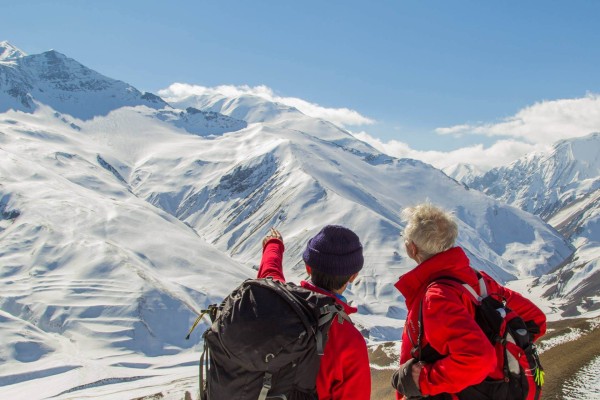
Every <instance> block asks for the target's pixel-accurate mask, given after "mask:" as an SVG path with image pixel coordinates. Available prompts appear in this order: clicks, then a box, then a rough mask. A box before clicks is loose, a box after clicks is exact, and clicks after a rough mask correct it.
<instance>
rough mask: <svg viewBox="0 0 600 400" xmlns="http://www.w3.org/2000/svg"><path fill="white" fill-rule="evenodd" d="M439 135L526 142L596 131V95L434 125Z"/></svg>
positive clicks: (599, 115) (599, 102)
mask: <svg viewBox="0 0 600 400" xmlns="http://www.w3.org/2000/svg"><path fill="white" fill-rule="evenodd" d="M435 131H436V133H438V134H440V135H466V134H468V135H485V136H490V137H492V136H503V137H512V138H516V139H520V140H523V141H525V142H528V143H538V144H549V143H554V142H556V141H558V140H561V139H568V138H574V137H580V136H585V135H587V134H590V133H592V132H600V95H598V94H588V95H587V96H585V97H582V98H578V99H560V100H552V101H542V102H538V103H535V104H534V105H532V106H529V107H526V108H524V109H522V110H521V111H519V112H518V113H517V114H515V115H514V116H511V117H508V118H505V119H504V120H503V121H501V122H498V123H484V124H476V125H469V124H464V125H456V126H451V127H447V128H437V129H436V130H435Z"/></svg>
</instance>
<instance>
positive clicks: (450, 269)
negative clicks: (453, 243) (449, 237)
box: [394, 247, 477, 309]
mask: <svg viewBox="0 0 600 400" xmlns="http://www.w3.org/2000/svg"><path fill="white" fill-rule="evenodd" d="M442 276H452V277H455V278H457V279H460V280H461V281H463V282H465V283H468V284H470V285H471V286H475V287H476V286H477V275H476V274H475V272H474V271H473V269H472V268H471V267H470V265H469V259H468V258H467V255H466V254H465V252H464V251H463V249H461V248H460V247H453V248H451V249H448V250H446V251H444V252H441V253H439V254H436V255H435V256H433V257H431V258H430V259H428V260H425V261H423V262H422V263H421V264H419V265H417V266H416V267H415V268H413V269H412V270H410V271H408V272H407V273H406V274H404V275H402V276H401V277H400V279H399V280H398V282H396V284H395V285H394V286H395V287H396V289H398V290H399V291H400V293H402V295H403V296H404V298H405V299H406V305H407V307H408V308H409V309H410V308H411V306H412V303H413V301H414V300H415V299H416V298H417V297H418V296H420V294H421V292H422V291H423V290H424V289H425V288H426V287H427V285H429V284H430V283H431V282H433V281H434V280H435V279H437V278H439V277H442Z"/></svg>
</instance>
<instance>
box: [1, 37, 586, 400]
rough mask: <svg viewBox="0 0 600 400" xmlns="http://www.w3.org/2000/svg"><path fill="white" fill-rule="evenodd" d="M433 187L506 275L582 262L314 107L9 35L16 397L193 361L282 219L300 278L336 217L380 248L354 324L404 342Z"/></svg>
mask: <svg viewBox="0 0 600 400" xmlns="http://www.w3.org/2000/svg"><path fill="white" fill-rule="evenodd" d="M426 200H430V201H432V202H434V203H436V204H439V205H441V206H443V207H445V208H447V209H449V210H452V211H454V212H455V214H456V216H457V218H458V222H459V226H460V235H459V239H458V241H459V244H460V245H461V246H463V247H464V248H465V250H466V251H467V253H468V254H469V256H470V258H471V259H472V261H473V265H474V266H475V267H477V268H480V269H484V270H486V271H487V272H489V273H490V274H492V275H493V276H494V277H496V278H497V279H499V280H500V281H507V280H510V279H514V278H517V277H527V276H534V277H545V276H549V275H547V274H548V273H549V272H550V271H553V270H556V269H557V268H561V267H564V265H565V263H569V262H570V260H572V257H574V255H573V253H574V250H575V248H574V247H573V245H572V244H571V243H569V242H568V241H567V240H565V238H563V236H561V234H559V233H558V232H557V231H556V230H555V229H554V228H552V227H551V226H549V225H548V224H546V223H545V222H544V221H542V220H541V219H540V218H539V217H537V216H534V215H532V214H530V213H529V212H526V211H523V210H521V209H519V208H517V207H513V206H511V205H507V204H505V203H504V202H503V201H500V200H496V199H493V198H491V197H489V196H488V195H485V194H483V193H481V192H479V191H477V190H472V189H469V188H468V187H466V186H465V185H463V184H460V183H458V182H457V181H456V180H454V179H452V178H450V177H448V176H447V175H446V174H444V173H443V172H442V171H439V170H437V169H435V168H433V167H432V166H430V165H427V164H424V163H422V162H419V161H416V160H410V159H396V158H393V157H390V156H388V155H386V154H382V153H380V152H378V151H376V150H375V149H373V148H372V147H371V146H369V145H368V144H366V143H364V142H362V141H359V140H357V139H356V138H355V137H354V136H352V135H351V134H350V133H349V132H347V131H345V130H343V129H341V128H339V127H337V126H336V125H334V124H332V123H331V122H328V121H325V120H322V119H316V118H312V117H308V116H306V115H304V114H302V113H301V112H300V111H298V110H297V109H295V108H292V107H288V106H284V105H282V104H278V103H274V102H269V101H266V100H264V99H261V98H258V97H253V96H238V97H226V96H223V95H210V96H209V95H206V96H195V97H190V98H188V99H186V100H185V101H182V102H180V103H178V104H167V103H166V102H165V101H164V100H163V99H161V98H159V97H158V96H156V95H153V94H149V93H144V94H142V93H141V92H139V91H138V90H137V89H135V88H133V87H132V86H130V85H128V84H126V83H124V82H121V81H117V80H114V79H111V78H107V77H104V76H103V75H101V74H99V73H97V72H95V71H92V70H90V69H88V68H86V67H85V66H83V65H81V64H79V63H78V62H76V61H74V60H72V59H70V58H68V57H66V56H64V55H62V54H60V53H58V52H56V51H49V52H45V53H42V54H39V55H25V54H24V53H23V52H21V51H20V50H18V49H17V48H16V47H14V46H12V45H10V44H9V43H7V42H2V43H0V260H1V262H2V270H1V272H0V289H1V293H2V294H1V295H0V320H1V321H2V323H3V332H5V334H4V337H6V340H4V341H2V343H0V359H1V360H2V361H3V362H2V363H1V365H0V387H1V388H0V394H3V396H2V397H6V398H10V397H7V396H10V395H15V396H18V394H19V393H22V392H23V390H24V388H29V387H30V385H33V384H34V383H33V382H32V381H33V380H35V384H38V385H39V384H43V385H44V386H45V387H47V388H50V389H49V390H50V391H49V392H47V393H46V394H47V395H48V396H50V395H58V396H59V397H58V398H63V397H65V398H72V397H68V396H73V393H76V394H82V395H83V394H86V393H88V392H86V390H95V392H93V393H94V394H96V395H97V394H98V388H99V387H102V388H103V390H106V391H107V392H108V391H110V388H113V387H117V386H118V385H125V384H127V382H129V381H131V380H132V379H134V378H135V380H137V381H139V380H143V379H150V378H151V377H153V378H152V379H155V378H156V377H157V376H161V374H166V372H165V371H167V370H169V371H173V370H177V368H179V367H181V366H182V365H183V364H185V365H187V364H186V362H187V361H189V360H193V359H194V358H195V357H196V354H195V352H196V351H197V349H196V348H194V346H195V344H196V343H197V340H198V336H197V337H196V341H195V342H186V341H185V340H183V339H182V338H183V337H184V336H185V331H186V330H187V327H188V326H189V325H190V324H191V322H192V321H193V320H194V319H195V315H194V311H198V310H200V309H202V308H204V307H206V306H207V305H208V304H211V303H215V302H219V301H220V299H222V297H223V296H224V295H225V294H226V293H227V292H228V291H230V290H231V289H233V288H234V287H235V286H237V285H238V284H239V283H240V282H241V281H242V280H243V279H245V278H247V277H252V276H254V275H255V273H256V266H257V264H258V262H259V260H260V254H261V249H262V248H261V241H262V238H263V236H264V235H265V234H266V233H267V231H268V229H269V228H270V227H272V226H275V227H277V228H278V229H279V230H280V231H281V232H282V234H283V236H284V240H285V244H286V253H285V258H284V264H285V271H286V274H287V276H288V278H289V279H290V280H295V281H298V280H299V279H301V278H302V277H303V276H302V275H303V273H304V269H303V266H302V263H301V253H302V250H303V248H304V246H305V245H306V241H307V240H308V239H309V238H310V237H311V236H313V235H314V234H315V233H316V232H317V231H318V230H319V229H320V228H321V227H322V226H324V225H325V224H333V223H335V224H342V225H346V226H348V227H350V228H352V229H353V230H355V231H356V232H357V233H358V235H359V236H360V238H361V240H362V242H363V245H364V248H365V260H366V264H365V268H364V269H363V271H362V272H361V276H360V278H359V279H358V280H357V281H356V282H355V283H354V284H353V286H352V288H351V289H350V290H349V292H348V298H349V299H351V300H352V301H354V302H355V303H356V305H358V307H359V310H360V314H359V315H358V316H356V317H355V318H354V320H355V323H356V324H357V326H359V328H360V329H361V330H362V332H363V334H364V335H365V337H366V338H367V339H368V340H369V341H379V340H398V339H399V338H400V335H401V332H402V329H403V323H404V318H405V316H406V310H405V309H404V305H403V301H402V298H401V295H400V294H399V293H398V292H397V291H396V290H395V288H394V287H393V284H394V283H395V282H396V280H397V279H398V277H399V276H400V275H401V274H403V273H404V272H406V271H408V270H409V269H410V268H412V267H413V266H414V264H413V262H412V260H409V259H408V258H407V257H406V256H405V254H404V250H403V243H402V239H401V237H400V232H401V230H402V228H403V226H404V223H403V221H402V220H401V218H400V212H401V211H402V209H403V208H405V207H406V206H411V205H414V204H416V203H419V202H423V201H426ZM586 204H587V203H586ZM593 208H594V207H593V206H591V208H590V212H592V211H593V210H592V209H593ZM596 209H597V208H596ZM574 213H575V212H574ZM569 221H571V222H572V220H571V219H569ZM569 224H570V222H569ZM569 224H567V225H569ZM569 229H570V228H569ZM570 257H571V258H570ZM540 279H542V278H540ZM540 283H542V282H541V281H540ZM543 284H546V283H543ZM199 329H200V330H202V328H199ZM144 382H145V381H144ZM137 383H139V382H137ZM90 388H92V389H90ZM61 393H62V394H61ZM88 394H89V393H88ZM61 396H63V397H61ZM115 398H119V397H118V396H117V397H115Z"/></svg>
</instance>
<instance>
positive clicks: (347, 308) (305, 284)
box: [300, 281, 358, 315]
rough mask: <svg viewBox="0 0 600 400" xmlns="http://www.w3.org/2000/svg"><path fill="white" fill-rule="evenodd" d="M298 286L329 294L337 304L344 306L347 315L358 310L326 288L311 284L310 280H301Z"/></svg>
mask: <svg viewBox="0 0 600 400" xmlns="http://www.w3.org/2000/svg"><path fill="white" fill-rule="evenodd" d="M300 286H302V287H303V288H305V289H309V290H312V291H313V292H317V293H321V294H324V295H326V296H329V297H333V298H334V299H335V301H336V303H337V304H339V305H341V306H342V307H344V311H345V312H346V314H348V315H350V314H354V313H355V312H357V311H358V308H355V307H352V306H351V305H348V304H346V303H344V302H343V301H342V300H340V299H338V298H337V297H335V295H333V294H331V293H329V292H328V291H326V290H323V289H321V288H320V287H318V286H315V285H313V284H312V283H311V282H307V281H302V282H300Z"/></svg>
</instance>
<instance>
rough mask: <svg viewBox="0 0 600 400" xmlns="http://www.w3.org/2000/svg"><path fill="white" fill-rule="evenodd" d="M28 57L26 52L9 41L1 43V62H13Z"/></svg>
mask: <svg viewBox="0 0 600 400" xmlns="http://www.w3.org/2000/svg"><path fill="white" fill-rule="evenodd" d="M26 55H27V54H26V53H25V52H24V51H22V50H21V49H19V48H18V47H15V46H13V45H12V44H10V43H9V42H8V41H6V40H4V41H2V42H0V61H13V60H16V59H17V58H21V57H25V56H26Z"/></svg>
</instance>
